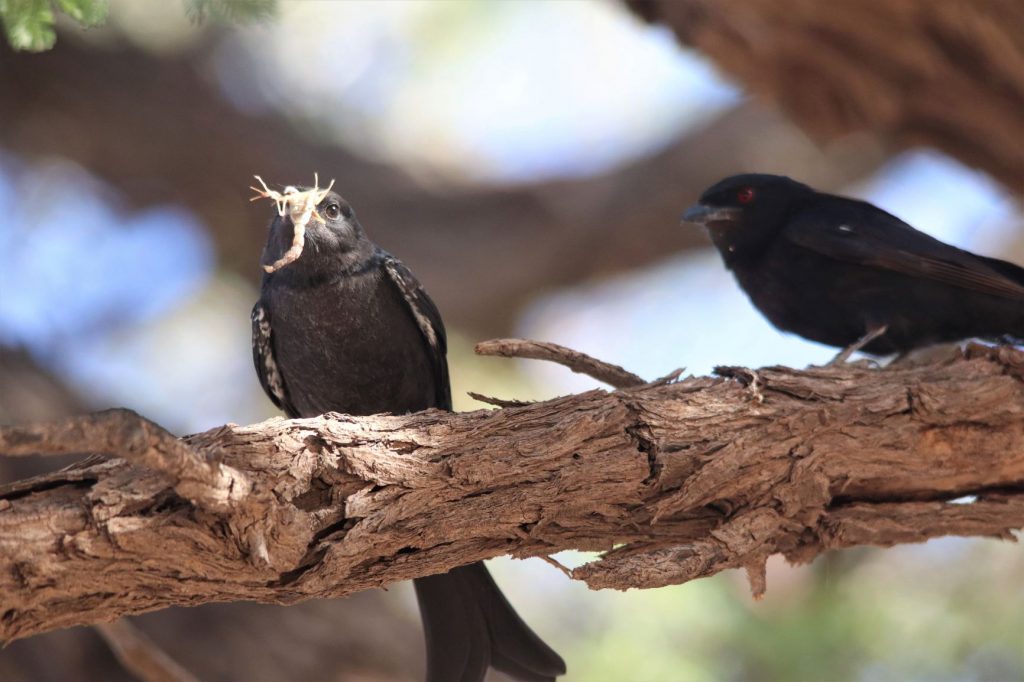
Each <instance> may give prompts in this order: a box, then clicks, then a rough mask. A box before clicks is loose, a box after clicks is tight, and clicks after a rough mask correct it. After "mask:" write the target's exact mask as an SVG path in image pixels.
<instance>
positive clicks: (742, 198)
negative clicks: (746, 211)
mask: <svg viewBox="0 0 1024 682" xmlns="http://www.w3.org/2000/svg"><path fill="white" fill-rule="evenodd" d="M753 200H754V188H753V187H744V188H743V189H741V190H740V191H739V192H736V201H738V202H740V203H741V204H749V203H750V202H751V201H753Z"/></svg>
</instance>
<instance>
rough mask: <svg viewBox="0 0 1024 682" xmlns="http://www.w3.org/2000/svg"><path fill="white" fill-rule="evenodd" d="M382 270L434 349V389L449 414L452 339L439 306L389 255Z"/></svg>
mask: <svg viewBox="0 0 1024 682" xmlns="http://www.w3.org/2000/svg"><path fill="white" fill-rule="evenodd" d="M382 266H383V268H384V272H385V274H387V276H388V278H389V279H390V280H391V281H392V282H393V283H394V285H395V287H397V288H398V291H399V293H401V294H402V298H403V299H405V302H406V304H408V306H409V312H410V313H411V314H412V316H413V319H414V320H415V321H416V325H417V326H418V327H419V328H420V331H421V332H422V333H423V340H424V341H425V342H426V343H427V345H428V346H429V347H430V357H431V360H432V361H433V366H434V379H435V382H434V385H435V386H437V407H440V408H442V409H445V410H450V409H451V408H452V389H451V385H450V383H449V381H448V360H447V358H446V355H447V353H448V339H447V337H446V336H445V331H444V323H443V322H442V321H441V313H439V312H438V310H437V306H436V305H434V302H433V301H432V300H431V299H430V296H428V295H427V292H426V291H424V290H423V287H422V286H421V285H420V283H419V281H418V280H417V279H416V277H415V276H413V274H412V272H411V271H410V270H409V268H407V267H405V264H404V263H402V261H400V260H398V259H397V258H395V257H394V256H392V255H390V254H386V255H385V256H384V259H383V263H382Z"/></svg>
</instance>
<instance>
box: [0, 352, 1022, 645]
mask: <svg viewBox="0 0 1024 682" xmlns="http://www.w3.org/2000/svg"><path fill="white" fill-rule="evenodd" d="M734 375H735V376H739V377H741V378H742V377H747V381H750V380H751V379H750V378H751V377H756V379H757V391H758V393H759V394H760V395H761V396H762V397H763V402H759V401H757V400H755V399H754V398H755V396H754V394H753V392H752V391H751V389H750V387H748V386H747V385H745V382H744V381H742V380H741V381H736V380H732V379H726V378H722V377H698V378H688V379H685V380H682V381H678V382H675V383H655V384H647V385H643V386H639V387H635V388H630V389H626V390H621V391H616V392H613V393H606V392H603V391H591V392H588V393H583V394H579V395H572V396H567V397H563V398H558V399H555V400H550V401H546V402H541V403H535V404H531V405H527V406H522V407H513V408H508V409H502V410H495V411H478V412H471V413H464V414H450V413H444V412H439V411H428V412H423V413H418V414H413V415H406V416H387V415H379V416H373V417H364V418H356V417H350V416H346V415H337V414H329V415H325V416H323V417H319V418H315V419H297V420H283V419H273V420H270V421H267V422H264V423H262V424H256V425H251V426H235V425H228V426H223V427H220V428H217V429H214V430H211V431H208V432H205V433H202V434H198V435H194V436H189V437H187V438H185V439H182V440H181V441H180V442H176V443H177V445H175V446H174V447H175V448H179V447H180V449H181V450H182V451H183V453H184V452H187V454H182V455H181V456H182V457H183V458H184V460H183V461H188V462H192V464H191V465H190V466H188V467H181V466H166V462H167V461H181V460H179V459H173V458H172V459H171V460H168V459H166V458H162V457H148V456H146V454H145V453H147V452H148V451H149V450H150V449H152V448H157V449H158V450H160V451H161V452H163V451H164V450H168V449H169V448H170V446H169V445H168V441H167V438H166V435H165V434H163V433H162V432H161V431H160V430H159V427H156V426H155V425H152V424H151V423H149V422H146V421H145V420H142V419H141V418H140V417H138V416H137V415H135V414H134V413H131V412H128V411H114V412H108V413H104V414H101V415H100V416H99V417H95V416H94V417H91V418H85V419H84V420H78V421H77V422H76V423H75V424H71V425H70V426H71V427H73V428H72V430H69V424H68V423H65V424H58V425H52V426H29V427H11V428H5V429H2V430H0V453H2V454H7V455H19V454H26V453H27V452H30V451H31V452H39V453H46V452H53V451H66V450H67V448H68V443H69V434H77V435H76V438H78V441H77V442H78V445H76V446H74V448H75V449H80V450H81V451H83V452H95V453H99V454H101V455H105V456H108V457H110V458H102V457H92V458H90V459H89V460H86V461H85V462H84V463H82V464H80V465H76V466H73V467H69V468H67V469H65V470H63V471H60V472H57V473H54V474H49V475H46V476H41V477H37V478H34V479H29V480H26V481H20V482H16V483H13V484H10V485H7V486H4V487H0V638H3V639H4V640H12V639H16V638H19V637H26V636H29V635H32V634H35V633H39V632H45V631H47V630H53V629H56V628H60V627H67V626H71V625H77V624H84V623H95V622H100V621H106V620H112V619H114V618H115V617H117V616H120V615H125V614H132V613H140V612H143V611H150V610H154V609H159V608H163V607H166V606H171V605H196V604H201V603H206V602H215V601H237V600H256V601H264V602H274V603H293V602H297V601H301V600H305V599H310V598H314V597H319V598H322V597H340V596H344V595H347V594H351V593H353V592H357V591H360V590H365V589H369V588H373V587H380V586H383V585H387V584H389V583H392V582H395V581H398V580H406V579H409V578H413V577H417V576H422V575H427V574H430V573H436V572H440V571H444V570H447V569H449V568H451V567H453V566H456V565H460V564H465V563H469V562H472V561H477V560H480V559H486V558H489V557H494V556H498V555H501V554H512V555H513V556H517V557H528V556H544V555H547V554H549V553H553V552H556V551H559V550H563V549H582V550H605V551H606V553H605V554H604V555H603V556H602V557H601V558H600V559H598V560H595V561H593V562H592V563H589V564H586V565H584V566H582V567H580V568H577V569H575V570H574V571H572V577H573V578H576V579H580V580H584V581H586V582H587V584H588V585H590V586H591V587H595V588H598V587H612V588H617V589H625V588H628V587H655V586H660V585H666V584H671V583H680V582H684V581H686V580H690V579H693V578H697V577H702V576H707V575H712V574H714V573H717V572H719V571H721V570H723V569H726V568H746V569H747V570H748V572H749V574H750V576H751V580H752V586H753V588H754V590H755V592H760V591H763V589H764V576H763V566H764V561H765V559H766V558H767V557H768V556H769V555H771V554H774V553H779V552H781V553H782V554H784V555H785V556H786V557H787V558H788V559H790V560H791V561H795V562H805V561H809V560H811V559H812V558H813V557H815V556H816V555H817V554H819V553H821V552H822V551H825V550H827V549H833V548H841V547H851V546H855V545H863V544H872V545H881V546H888V545H892V544H896V543H902V542H919V541H923V540H926V539H928V538H931V537H937V536H940V535H949V534H954V535H974V536H987V537H995V538H1004V539H1010V538H1012V537H1013V536H1012V531H1013V530H1015V529H1019V528H1021V527H1024V447H1022V444H1024V385H1022V376H1024V353H1022V352H1021V351H1017V350H1014V349H1011V348H1005V347H1003V348H988V347H982V346H971V347H969V348H968V349H967V351H966V352H965V353H961V352H959V351H957V353H956V355H955V356H948V357H945V358H942V359H939V360H931V361H928V362H926V363H924V364H910V363H902V364H898V365H895V366H890V367H887V368H885V369H873V368H871V367H868V366H866V365H844V366H838V367H820V368H811V369H808V370H804V371H797V370H792V369H788V368H782V367H772V368H764V369H759V370H757V371H756V372H750V371H749V370H748V371H747V372H746V373H737V372H734ZM83 424H84V425H85V426H83ZM86 427H88V428H86ZM75 428H77V430H75ZM140 433H141V434H144V436H138V434H140ZM124 434H128V436H130V437H128V438H125V437H124ZM111 456H113V457H111ZM196 471H205V472H209V473H210V474H211V476H212V478H211V479H210V480H209V481H207V485H196V483H195V480H194V479H195V477H194V473H195V472H196ZM225 471H230V472H237V475H235V474H232V475H231V476H227V477H223V472H225ZM225 482H226V483H225ZM222 486H224V488H223V489H224V491H226V492H225V494H218V495H212V496H211V495H210V492H209V491H210V490H211V489H212V490H221V489H222ZM967 495H973V496H976V498H977V499H976V501H975V502H974V503H972V504H962V503H958V502H954V500H957V499H959V498H962V497H964V496H967ZM613 547H614V548H615V549H612V548H613Z"/></svg>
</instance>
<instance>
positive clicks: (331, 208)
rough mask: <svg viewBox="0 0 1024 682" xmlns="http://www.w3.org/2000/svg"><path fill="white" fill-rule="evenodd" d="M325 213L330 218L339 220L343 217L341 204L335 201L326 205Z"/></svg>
mask: <svg viewBox="0 0 1024 682" xmlns="http://www.w3.org/2000/svg"><path fill="white" fill-rule="evenodd" d="M324 215H326V216H327V219H328V220H337V219H338V218H340V217H341V206H338V205H337V204H335V203H330V204H327V206H326V207H324Z"/></svg>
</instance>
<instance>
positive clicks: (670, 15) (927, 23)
mask: <svg viewBox="0 0 1024 682" xmlns="http://www.w3.org/2000/svg"><path fill="white" fill-rule="evenodd" d="M625 2H626V4H627V5H629V6H630V7H631V8H632V9H633V10H634V11H635V12H636V13H637V14H639V15H641V16H643V17H645V18H646V19H648V20H651V21H659V22H663V23H666V24H668V25H669V26H671V27H672V29H673V30H674V31H675V34H676V36H677V37H678V38H679V40H680V42H682V43H683V44H685V45H688V46H690V47H694V48H696V49H698V50H700V51H701V52H703V53H704V54H706V55H708V56H709V57H711V58H712V59H713V60H714V61H715V63H716V64H717V65H718V66H720V67H721V68H722V70H723V71H725V72H726V73H728V74H730V75H731V76H734V77H736V78H737V79H738V80H739V81H741V82H742V83H743V84H744V85H745V86H746V87H747V88H749V89H750V91H751V92H753V93H755V94H757V95H759V96H761V97H764V98H765V99H767V100H769V101H772V102H774V103H776V104H778V105H779V107H780V108H781V109H782V110H783V111H785V112H786V113H787V114H788V115H789V116H790V117H791V118H792V119H793V121H795V122H796V123H797V124H798V125H800V126H801V127H802V128H804V129H805V130H808V131H810V132H812V133H815V134H816V135H818V136H820V137H822V138H826V139H828V138H834V137H837V136H841V135H846V134H849V133H854V132H857V133H869V134H870V135H871V136H873V137H875V136H878V137H881V138H882V139H883V140H885V141H886V143H887V144H889V145H891V146H892V147H894V148H899V147H917V146H925V147H935V148H936V149H939V150H941V151H943V152H945V153H947V154H949V155H950V156H952V157H954V158H956V159H959V160H960V161H962V162H963V163H965V164H967V165H970V166H974V167H977V168H980V169H982V170H984V171H985V172H987V173H989V174H990V175H991V176H992V177H994V178H996V179H997V180H999V181H1000V182H1002V183H1003V185H1005V186H1006V188H1007V189H1008V190H1010V191H1011V192H1013V193H1014V194H1016V195H1017V196H1018V197H1020V196H1024V142H1022V141H1024V118H1022V117H1021V116H1020V111H1021V109H1022V108H1024V32H1022V31H1021V26H1024V3H1021V2H1019V1H1018V0H972V1H971V2H965V1H963V0H857V1H856V2H854V1H852V0H851V1H847V2H821V1H820V0H789V1H788V2H777V1H776V0H625Z"/></svg>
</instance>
